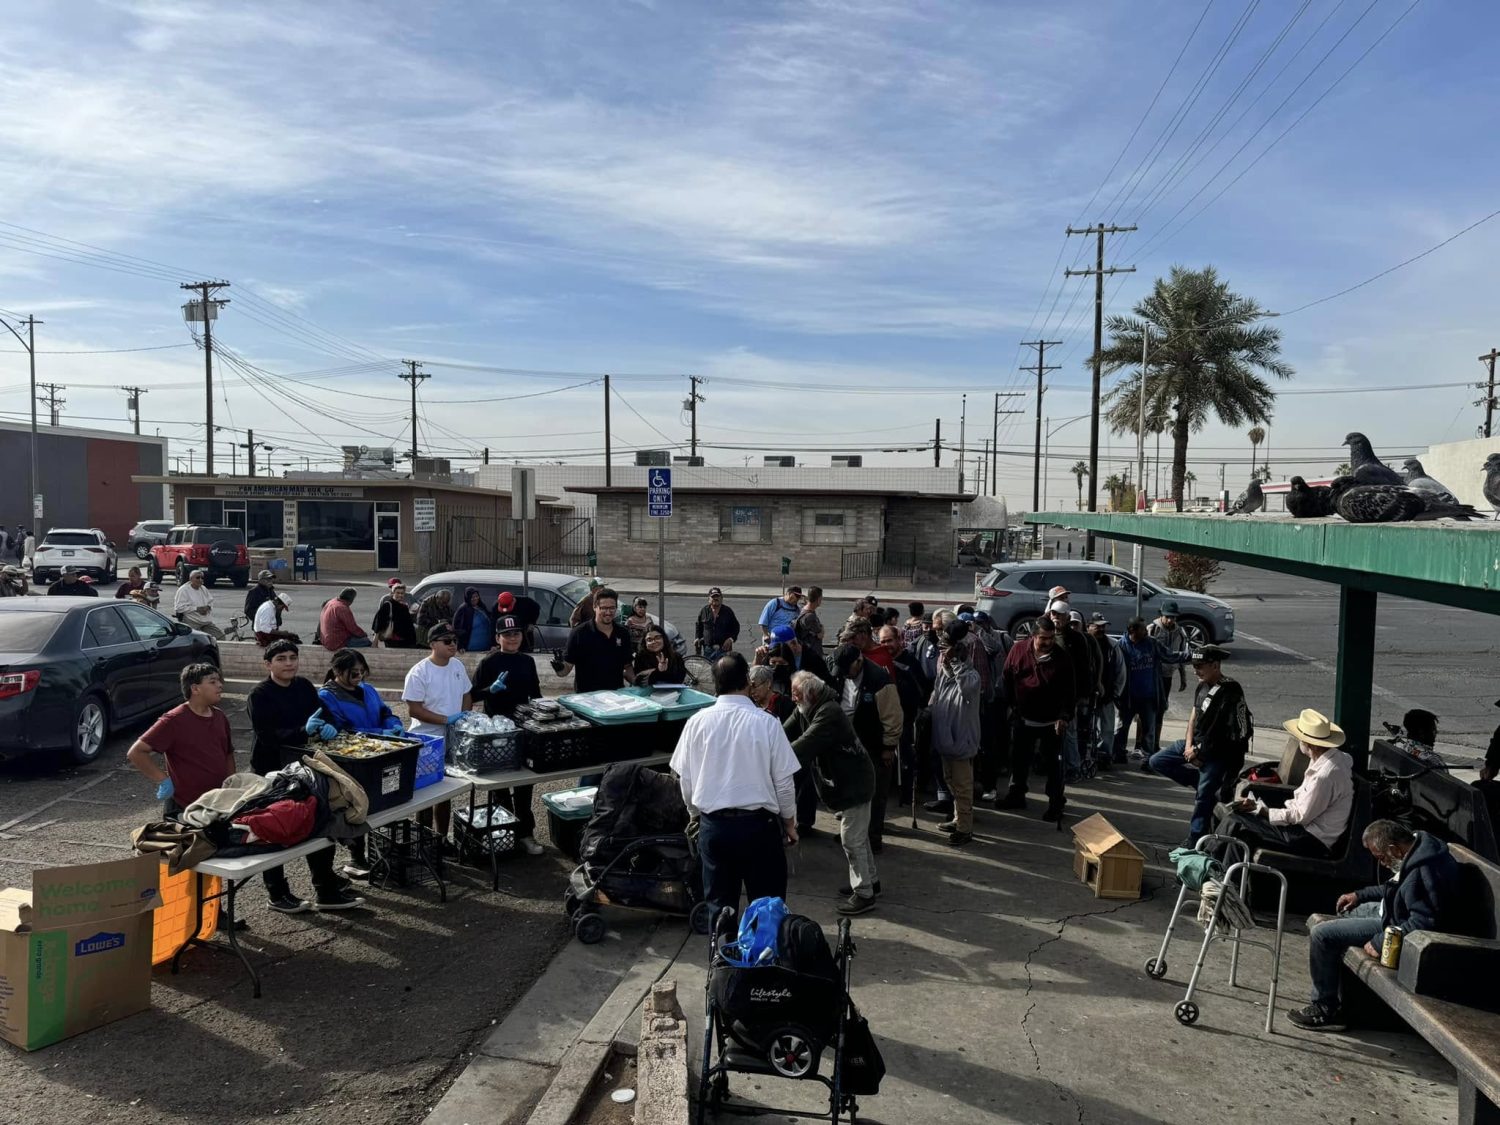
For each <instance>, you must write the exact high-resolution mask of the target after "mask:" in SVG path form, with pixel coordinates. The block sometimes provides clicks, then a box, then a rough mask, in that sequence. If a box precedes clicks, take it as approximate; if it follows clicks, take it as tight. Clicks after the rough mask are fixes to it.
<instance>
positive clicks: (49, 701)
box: [0, 597, 219, 764]
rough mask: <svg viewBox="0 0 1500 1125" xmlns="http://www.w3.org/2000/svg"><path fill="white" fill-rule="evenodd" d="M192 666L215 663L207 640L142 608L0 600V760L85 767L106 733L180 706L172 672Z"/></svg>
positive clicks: (64, 601)
mask: <svg viewBox="0 0 1500 1125" xmlns="http://www.w3.org/2000/svg"><path fill="white" fill-rule="evenodd" d="M198 661H207V662H208V663H210V664H214V665H217V664H218V663H219V648H218V646H217V645H216V644H215V643H214V642H213V640H212V639H210V638H209V637H208V636H207V634H204V633H199V632H196V631H194V630H193V629H192V628H190V627H189V626H187V625H183V624H181V623H179V622H176V621H172V620H171V619H170V618H167V617H164V616H163V615H162V614H160V613H157V612H156V610H154V609H150V608H148V607H146V606H143V605H135V604H133V603H130V602H114V603H109V602H105V603H103V604H101V603H100V602H98V601H96V600H94V599H92V598H87V599H85V598H41V597H26V598H5V599H4V600H0V760H4V759H6V758H17V757H20V756H22V755H24V754H35V753H43V752H59V753H60V755H61V756H62V757H63V758H64V759H65V760H70V761H73V762H76V763H80V764H81V763H85V762H91V761H93V760H94V759H95V758H97V757H98V756H99V752H100V750H102V749H103V748H104V741H105V739H106V738H107V737H108V735H109V732H110V730H111V729H113V728H116V727H121V726H126V725H128V724H130V723H141V722H146V721H149V720H152V719H155V718H156V717H157V716H158V715H160V714H161V713H162V712H164V711H166V710H168V709H169V708H171V707H175V706H176V705H177V704H179V703H181V702H182V691H181V689H180V687H179V686H178V676H179V675H180V674H181V672H182V669H183V668H185V667H186V666H187V665H189V664H192V663H196V662H198Z"/></svg>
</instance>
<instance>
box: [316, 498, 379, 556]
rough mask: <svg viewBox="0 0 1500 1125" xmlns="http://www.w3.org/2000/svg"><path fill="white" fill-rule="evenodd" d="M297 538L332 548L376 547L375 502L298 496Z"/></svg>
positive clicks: (346, 549) (370, 548)
mask: <svg viewBox="0 0 1500 1125" xmlns="http://www.w3.org/2000/svg"><path fill="white" fill-rule="evenodd" d="M297 542H298V543H307V544H309V545H311V546H313V547H321V548H323V549H325V550H330V551H373V550H374V549H375V505H374V504H372V503H370V502H369V501H368V500H299V501H297Z"/></svg>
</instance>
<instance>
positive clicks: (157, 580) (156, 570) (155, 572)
mask: <svg viewBox="0 0 1500 1125" xmlns="http://www.w3.org/2000/svg"><path fill="white" fill-rule="evenodd" d="M161 578H162V574H161V567H159V566H157V565H156V560H155V559H154V558H153V559H152V560H151V577H150V578H149V579H148V581H150V582H151V584H152V585H154V586H160V585H161Z"/></svg>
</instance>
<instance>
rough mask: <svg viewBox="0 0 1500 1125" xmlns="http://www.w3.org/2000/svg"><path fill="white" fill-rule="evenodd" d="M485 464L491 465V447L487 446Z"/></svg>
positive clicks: (485, 448)
mask: <svg viewBox="0 0 1500 1125" xmlns="http://www.w3.org/2000/svg"><path fill="white" fill-rule="evenodd" d="M484 463H485V464H486V465H488V464H489V463H490V447H489V446H485V447H484Z"/></svg>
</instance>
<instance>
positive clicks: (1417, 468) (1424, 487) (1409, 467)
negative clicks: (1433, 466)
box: [1401, 457, 1458, 504]
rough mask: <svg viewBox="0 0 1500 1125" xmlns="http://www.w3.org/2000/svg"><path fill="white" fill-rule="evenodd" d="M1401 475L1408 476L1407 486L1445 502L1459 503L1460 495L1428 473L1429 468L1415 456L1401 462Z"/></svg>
mask: <svg viewBox="0 0 1500 1125" xmlns="http://www.w3.org/2000/svg"><path fill="white" fill-rule="evenodd" d="M1401 475H1402V476H1404V477H1405V478H1406V487H1407V488H1412V489H1415V490H1416V491H1418V492H1420V493H1422V494H1423V495H1424V496H1429V497H1432V498H1433V499H1435V500H1441V501H1443V503H1445V504H1457V503H1458V497H1457V496H1455V495H1453V493H1452V491H1451V490H1450V489H1448V488H1446V487H1444V485H1443V484H1442V483H1441V482H1440V481H1435V480H1433V479H1432V478H1431V477H1430V476H1428V475H1427V470H1426V469H1424V468H1422V462H1420V461H1418V460H1417V459H1416V458H1415V457H1408V458H1407V459H1406V460H1405V461H1403V462H1401Z"/></svg>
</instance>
